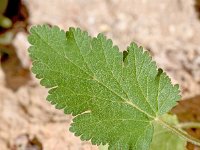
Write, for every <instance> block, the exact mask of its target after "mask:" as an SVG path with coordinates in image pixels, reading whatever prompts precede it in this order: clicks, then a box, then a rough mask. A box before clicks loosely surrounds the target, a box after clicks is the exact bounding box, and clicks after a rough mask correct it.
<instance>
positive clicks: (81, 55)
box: [29, 26, 180, 150]
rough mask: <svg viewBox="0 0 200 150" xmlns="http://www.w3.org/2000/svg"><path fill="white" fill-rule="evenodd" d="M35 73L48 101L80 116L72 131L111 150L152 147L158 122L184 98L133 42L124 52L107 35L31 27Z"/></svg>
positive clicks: (145, 53) (137, 149)
mask: <svg viewBox="0 0 200 150" xmlns="http://www.w3.org/2000/svg"><path fill="white" fill-rule="evenodd" d="M30 32H31V35H30V36H29V42H30V44H31V45H32V46H31V47H30V48H29V53H30V56H31V58H32V60H33V68H32V71H33V72H34V73H35V74H36V77H37V78H39V79H41V84H42V85H43V86H45V87H46V88H50V90H49V95H48V97H47V99H48V101H50V102H51V103H52V104H53V105H55V106H56V108H57V109H64V112H65V113H66V114H72V115H73V116H75V117H74V119H73V123H72V124H71V128H70V131H72V132H74V134H75V135H76V136H80V138H81V139H82V140H91V142H92V143H93V144H97V145H100V144H103V145H104V144H108V145H109V149H110V150H121V149H123V150H146V149H149V148H150V143H151V141H152V137H153V132H154V125H153V122H154V120H155V119H157V118H159V117H160V116H162V115H163V114H165V113H167V112H168V111H169V110H170V109H171V108H172V107H173V106H175V105H176V102H177V100H179V99H180V96H179V90H178V86H173V85H172V84H171V83H170V79H169V78H168V77H167V76H166V74H165V73H163V72H162V70H161V69H159V70H157V68H156V64H155V62H153V61H152V59H151V57H150V56H149V54H148V52H144V51H143V49H142V47H138V46H137V45H136V44H135V43H132V44H131V45H130V46H129V47H128V49H127V51H126V52H124V53H122V52H120V51H119V49H118V47H117V46H113V44H112V41H111V40H110V39H106V37H105V36H104V35H103V34H99V35H98V36H97V37H96V38H95V37H94V38H92V37H90V36H88V33H87V32H83V31H81V30H80V29H74V28H70V29H69V31H67V32H66V33H65V32H64V31H63V30H60V29H59V28H58V27H52V28H50V27H48V26H36V27H33V28H31V30H30Z"/></svg>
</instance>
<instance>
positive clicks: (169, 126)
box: [156, 119, 200, 146]
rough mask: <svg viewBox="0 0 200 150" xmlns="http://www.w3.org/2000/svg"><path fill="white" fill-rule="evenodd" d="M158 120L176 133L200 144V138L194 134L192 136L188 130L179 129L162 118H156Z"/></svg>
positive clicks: (193, 142)
mask: <svg viewBox="0 0 200 150" xmlns="http://www.w3.org/2000/svg"><path fill="white" fill-rule="evenodd" d="M156 121H158V122H159V123H160V124H162V125H163V126H164V127H166V128H168V129H169V130H170V131H172V132H173V133H174V134H176V135H178V136H180V137H182V138H183V139H185V140H187V141H188V142H190V143H192V144H194V145H197V146H200V140H199V139H196V138H194V137H192V136H190V135H189V134H187V133H186V132H184V131H183V130H181V129H178V128H176V127H174V126H171V125H170V124H168V123H167V122H165V121H163V120H161V119H156Z"/></svg>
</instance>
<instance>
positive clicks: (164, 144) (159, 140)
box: [150, 114, 187, 150]
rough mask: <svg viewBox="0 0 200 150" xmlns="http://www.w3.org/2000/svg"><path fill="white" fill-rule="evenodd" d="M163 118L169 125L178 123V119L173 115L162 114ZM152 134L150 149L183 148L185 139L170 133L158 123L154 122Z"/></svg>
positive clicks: (172, 149) (176, 149)
mask: <svg viewBox="0 0 200 150" xmlns="http://www.w3.org/2000/svg"><path fill="white" fill-rule="evenodd" d="M162 118H163V120H165V121H166V122H168V123H169V124H170V125H173V126H176V125H178V119H177V117H176V116H175V115H168V114H166V115H164V116H163V117H162ZM154 128H155V131H154V135H153V141H152V143H151V149H150V150H185V147H186V144H187V141H186V140H184V139H182V138H181V137H179V136H177V135H175V134H172V132H170V131H169V130H168V129H166V128H164V127H163V126H161V125H159V124H156V123H155V124H154Z"/></svg>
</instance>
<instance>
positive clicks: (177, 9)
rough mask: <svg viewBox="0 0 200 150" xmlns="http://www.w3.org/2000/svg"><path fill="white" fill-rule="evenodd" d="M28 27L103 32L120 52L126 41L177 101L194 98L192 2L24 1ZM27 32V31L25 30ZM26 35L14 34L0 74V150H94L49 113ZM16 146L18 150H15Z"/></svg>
mask: <svg viewBox="0 0 200 150" xmlns="http://www.w3.org/2000/svg"><path fill="white" fill-rule="evenodd" d="M23 2H24V4H25V5H26V7H27V9H28V10H29V13H30V16H29V23H30V26H32V25H35V24H43V23H47V24H50V25H58V26H59V27H61V28H63V29H65V30H67V29H68V27H70V26H75V27H80V28H82V29H85V30H87V31H88V32H89V33H90V34H91V35H93V36H96V35H97V34H98V33H99V32H104V33H105V34H106V35H107V36H108V37H109V38H112V39H113V41H114V43H115V44H117V45H119V47H120V49H121V50H123V49H125V48H126V47H127V46H128V44H129V43H130V42H131V41H135V42H137V43H138V44H139V45H142V46H144V47H145V48H146V49H148V50H149V51H150V52H151V54H152V56H153V59H154V60H155V61H156V62H157V65H158V66H159V67H161V68H163V69H164V70H165V71H166V72H167V73H168V74H169V76H170V77H171V78H172V82H173V83H179V84H180V86H181V92H182V96H183V99H185V98H188V99H190V97H193V96H196V95H200V44H199V43H200V20H198V17H197V14H196V12H195V9H194V1H193V0H187V1H184V0H165V1H162V0H151V2H150V1H148V0H140V1H137V0H59V3H58V1H57V0H48V1H41V0H24V1H23ZM30 26H29V27H30ZM26 38H27V33H26V32H19V33H18V34H17V35H16V37H15V38H14V41H13V47H14V48H15V50H16V51H13V49H12V48H10V50H9V51H10V53H11V54H12V55H11V57H9V58H8V59H7V60H6V61H4V62H1V68H0V120H1V123H0V150H9V149H12V150H41V149H42V148H41V147H43V149H44V150H90V149H91V150H96V149H97V147H96V146H91V144H90V143H89V142H81V141H80V140H79V138H77V137H74V136H73V134H72V133H70V132H69V131H68V128H69V124H70V122H71V116H67V115H64V114H63V113H62V111H58V110H55V108H54V107H53V106H51V105H50V104H49V103H48V102H47V101H45V97H46V96H47V90H46V89H44V88H43V87H41V86H40V85H39V81H37V80H36V79H35V78H34V75H32V74H31V73H30V72H29V69H30V67H31V60H30V59H29V57H28V53H27V48H28V46H29V44H28V43H27V40H26ZM20 145H21V148H20Z"/></svg>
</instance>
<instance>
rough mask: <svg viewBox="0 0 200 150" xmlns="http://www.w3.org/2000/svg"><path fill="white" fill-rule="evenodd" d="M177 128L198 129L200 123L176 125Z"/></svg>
mask: <svg viewBox="0 0 200 150" xmlns="http://www.w3.org/2000/svg"><path fill="white" fill-rule="evenodd" d="M177 127H178V128H182V129H188V128H200V122H184V123H179V124H178V125H177Z"/></svg>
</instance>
